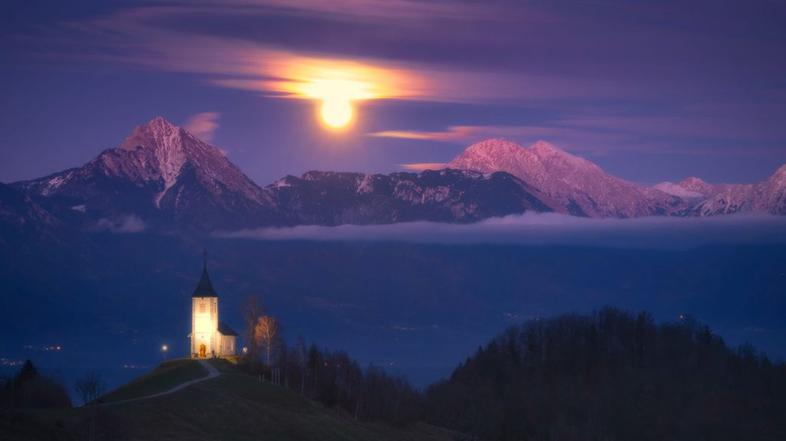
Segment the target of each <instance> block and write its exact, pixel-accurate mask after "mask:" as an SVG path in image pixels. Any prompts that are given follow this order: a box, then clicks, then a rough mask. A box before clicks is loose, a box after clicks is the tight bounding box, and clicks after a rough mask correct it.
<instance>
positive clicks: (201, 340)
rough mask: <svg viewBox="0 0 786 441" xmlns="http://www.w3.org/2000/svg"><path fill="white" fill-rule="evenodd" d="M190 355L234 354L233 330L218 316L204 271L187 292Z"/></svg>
mask: <svg viewBox="0 0 786 441" xmlns="http://www.w3.org/2000/svg"><path fill="white" fill-rule="evenodd" d="M189 338H190V339H191V358H213V357H230V356H233V355H235V354H236V344H237V333H236V332H235V331H233V330H232V328H230V327H229V326H227V325H226V324H225V323H223V322H221V320H219V317H218V294H217V293H216V291H215V290H214V289H213V284H212V283H211V282H210V276H209V275H208V273H207V260H206V261H205V264H204V266H203V268H202V277H201V278H200V279H199V283H198V284H197V286H196V289H194V293H193V294H192V295H191V334H189Z"/></svg>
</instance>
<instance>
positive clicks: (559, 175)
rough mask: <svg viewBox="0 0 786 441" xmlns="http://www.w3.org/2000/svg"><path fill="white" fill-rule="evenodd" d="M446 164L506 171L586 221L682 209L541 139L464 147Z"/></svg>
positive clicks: (679, 204) (668, 197) (680, 203)
mask: <svg viewBox="0 0 786 441" xmlns="http://www.w3.org/2000/svg"><path fill="white" fill-rule="evenodd" d="M448 166H449V167H450V168H457V169H465V170H476V171H480V172H483V173H491V172H496V171H504V172H507V173H510V174H512V175H514V176H516V177H518V178H519V179H521V180H522V181H524V182H525V183H527V184H529V185H530V186H532V187H535V188H537V189H538V190H540V191H541V192H542V193H544V194H545V195H547V196H548V197H549V198H550V199H551V200H552V201H554V203H555V206H553V207H552V208H553V209H554V210H555V211H557V212H561V213H567V214H573V215H578V216H587V217H637V216H649V215H672V214H678V213H680V212H683V211H684V210H685V209H686V208H687V205H686V204H685V202H684V201H683V200H682V199H680V198H678V197H675V196H673V195H669V194H666V193H664V192H662V191H659V190H655V189H651V188H647V187H643V186H640V185H638V184H635V183H632V182H628V181H625V180H622V179H619V178H616V177H614V176H611V175H609V174H607V173H605V172H604V171H603V170H602V169H601V168H600V167H598V166H597V165H596V164H594V163H592V162H590V161H588V160H586V159H584V158H581V157H578V156H575V155H572V154H570V153H568V152H566V151H564V150H562V149H560V148H559V147H557V146H555V145H553V144H551V143H548V142H546V141H538V142H536V143H534V144H532V145H531V146H529V147H527V148H525V147H522V146H521V145H519V144H516V143H514V142H511V141H507V140H504V139H489V140H486V141H481V142H479V143H476V144H473V145H471V146H469V147H468V148H467V149H466V150H465V151H464V152H463V153H461V154H460V155H458V156H457V157H456V158H455V159H453V161H451V162H450V163H449V164H448Z"/></svg>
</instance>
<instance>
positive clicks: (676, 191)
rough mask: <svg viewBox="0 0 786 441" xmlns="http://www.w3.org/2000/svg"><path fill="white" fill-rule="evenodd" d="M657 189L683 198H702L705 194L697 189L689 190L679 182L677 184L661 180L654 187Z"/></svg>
mask: <svg viewBox="0 0 786 441" xmlns="http://www.w3.org/2000/svg"><path fill="white" fill-rule="evenodd" d="M653 188H654V189H656V190H660V191H662V192H664V193H666V194H670V195H672V196H677V197H680V198H682V199H702V198H703V197H704V195H703V194H702V193H699V192H697V191H691V190H688V189H686V188H684V187H682V186H680V185H679V184H675V183H673V182H669V181H666V182H661V183H659V184H657V185H655V186H654V187H653Z"/></svg>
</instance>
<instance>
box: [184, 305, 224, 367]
mask: <svg viewBox="0 0 786 441" xmlns="http://www.w3.org/2000/svg"><path fill="white" fill-rule="evenodd" d="M219 338H220V335H219V333H218V298H217V297H192V301H191V356H192V357H194V356H195V354H198V353H199V349H200V346H201V345H202V344H204V345H205V349H206V350H205V356H207V357H211V356H213V355H214V354H215V355H218V354H220V347H219V346H220V340H219Z"/></svg>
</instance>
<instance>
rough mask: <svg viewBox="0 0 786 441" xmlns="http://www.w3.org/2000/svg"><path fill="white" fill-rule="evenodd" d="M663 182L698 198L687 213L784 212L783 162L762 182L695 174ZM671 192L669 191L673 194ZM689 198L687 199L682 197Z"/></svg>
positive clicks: (785, 175)
mask: <svg viewBox="0 0 786 441" xmlns="http://www.w3.org/2000/svg"><path fill="white" fill-rule="evenodd" d="M667 184H670V185H671V186H670V187H669V188H670V189H671V190H672V191H674V192H676V193H679V192H687V193H690V194H692V195H695V197H694V198H693V200H694V201H698V202H697V203H696V204H695V205H694V206H693V207H691V209H690V211H689V213H690V214H692V215H696V216H715V215H720V214H734V213H768V214H776V215H783V214H786V165H783V166H781V167H780V168H779V169H778V170H776V171H775V173H774V174H773V175H772V176H770V177H769V178H768V179H767V180H766V181H764V182H759V183H756V184H711V183H708V182H705V181H703V180H702V179H700V178H697V177H690V178H686V179H684V180H682V181H680V182H679V183H677V184H671V183H661V184H658V185H656V186H655V187H656V188H660V189H664V188H665V186H666V185H667ZM676 193H672V194H676ZM683 198H684V199H686V200H690V199H689V198H685V197H683Z"/></svg>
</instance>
